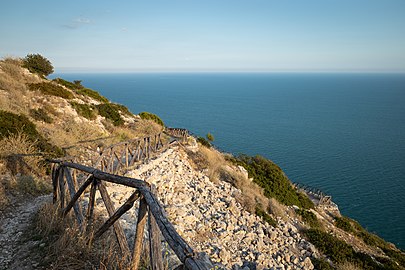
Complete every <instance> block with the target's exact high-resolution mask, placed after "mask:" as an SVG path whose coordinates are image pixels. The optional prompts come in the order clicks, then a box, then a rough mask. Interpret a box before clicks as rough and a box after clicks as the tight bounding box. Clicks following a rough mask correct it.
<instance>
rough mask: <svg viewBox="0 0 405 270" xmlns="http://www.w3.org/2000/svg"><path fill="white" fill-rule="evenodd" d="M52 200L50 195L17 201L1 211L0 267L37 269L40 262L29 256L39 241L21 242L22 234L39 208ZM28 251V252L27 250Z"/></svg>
mask: <svg viewBox="0 0 405 270" xmlns="http://www.w3.org/2000/svg"><path fill="white" fill-rule="evenodd" d="M49 201H51V196H50V195H44V196H39V197H36V198H33V199H32V200H26V201H23V202H15V203H14V204H13V206H12V207H11V209H9V210H8V211H7V212H6V213H0V269H1V270H3V269H36V268H37V266H38V265H39V264H38V262H33V261H31V259H30V258H29V257H28V256H29V254H30V252H29V251H30V249H31V248H32V247H34V246H35V245H38V244H40V243H37V242H39V241H29V242H25V243H23V244H21V241H20V239H21V236H22V234H23V232H24V231H25V230H26V229H27V227H28V226H29V225H30V222H31V220H32V217H33V216H34V215H35V213H37V212H38V210H39V208H40V207H41V206H42V205H43V204H44V203H45V202H49ZM25 251H27V252H25Z"/></svg>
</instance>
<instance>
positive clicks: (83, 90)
mask: <svg viewBox="0 0 405 270" xmlns="http://www.w3.org/2000/svg"><path fill="white" fill-rule="evenodd" d="M76 89H77V93H78V94H80V95H83V96H88V97H91V98H92V99H95V100H98V101H100V102H103V103H107V102H108V99H107V98H105V97H103V96H102V95H100V94H99V93H98V92H97V91H94V90H92V89H90V88H76Z"/></svg>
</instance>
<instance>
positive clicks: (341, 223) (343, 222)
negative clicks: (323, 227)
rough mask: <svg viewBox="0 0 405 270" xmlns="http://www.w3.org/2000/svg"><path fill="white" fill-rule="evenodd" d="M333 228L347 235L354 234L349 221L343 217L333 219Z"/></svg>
mask: <svg viewBox="0 0 405 270" xmlns="http://www.w3.org/2000/svg"><path fill="white" fill-rule="evenodd" d="M335 226H336V227H338V228H340V229H342V230H344V231H346V232H349V233H353V232H355V231H354V229H353V226H352V224H351V222H350V219H349V218H347V217H344V216H342V217H336V218H335Z"/></svg>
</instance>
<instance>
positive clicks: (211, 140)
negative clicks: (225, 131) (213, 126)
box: [206, 132, 214, 142]
mask: <svg viewBox="0 0 405 270" xmlns="http://www.w3.org/2000/svg"><path fill="white" fill-rule="evenodd" d="M206 137H207V140H209V141H210V142H213V141H214V135H212V134H211V133H209V132H208V133H207V136H206Z"/></svg>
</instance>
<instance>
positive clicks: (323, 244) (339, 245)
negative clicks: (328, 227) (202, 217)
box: [305, 229, 401, 270]
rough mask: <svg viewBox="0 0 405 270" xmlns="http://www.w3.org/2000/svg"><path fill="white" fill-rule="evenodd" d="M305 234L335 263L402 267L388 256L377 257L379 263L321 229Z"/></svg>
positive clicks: (389, 267)
mask: <svg viewBox="0 0 405 270" xmlns="http://www.w3.org/2000/svg"><path fill="white" fill-rule="evenodd" d="M305 236H306V237H307V238H308V240H309V242H311V243H312V244H313V245H315V247H316V248H317V249H318V250H319V251H320V252H322V253H323V254H325V255H326V256H328V257H329V258H330V259H331V260H332V261H333V262H334V263H337V264H341V263H344V262H346V261H347V262H350V263H352V264H354V265H357V266H359V267H360V268H361V269H373V270H380V269H387V270H388V269H393V270H397V269H398V270H399V269H401V268H400V267H399V266H398V265H397V264H396V263H394V262H393V261H392V260H390V259H387V258H381V257H376V258H375V259H376V260H377V261H378V263H377V262H376V261H375V260H373V258H371V257H370V256H369V255H367V254H364V253H361V252H356V251H354V249H353V248H352V247H351V246H350V245H348V244H346V243H345V242H344V241H342V240H339V239H338V238H336V237H335V236H333V235H331V234H329V233H326V232H323V231H321V230H319V229H309V230H307V231H306V232H305Z"/></svg>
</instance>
